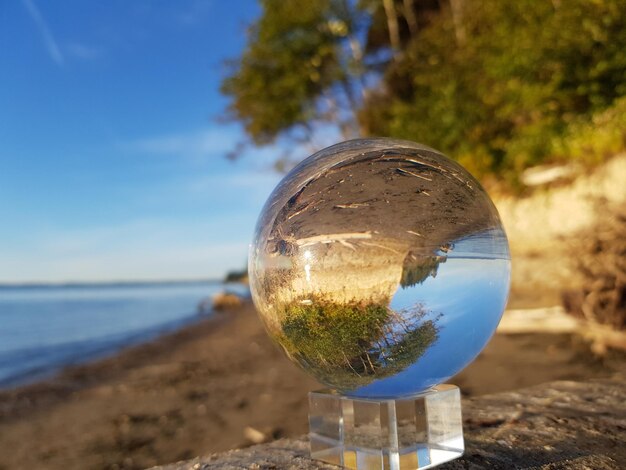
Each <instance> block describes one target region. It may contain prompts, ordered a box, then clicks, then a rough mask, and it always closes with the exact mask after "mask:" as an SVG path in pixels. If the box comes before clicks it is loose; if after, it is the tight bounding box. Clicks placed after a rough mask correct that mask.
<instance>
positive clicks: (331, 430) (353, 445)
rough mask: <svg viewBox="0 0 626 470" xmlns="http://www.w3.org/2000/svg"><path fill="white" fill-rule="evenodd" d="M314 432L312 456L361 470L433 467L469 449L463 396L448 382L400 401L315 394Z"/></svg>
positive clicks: (311, 427) (311, 408)
mask: <svg viewBox="0 0 626 470" xmlns="http://www.w3.org/2000/svg"><path fill="white" fill-rule="evenodd" d="M309 430H310V433H309V439H310V441H311V458H313V459H317V460H323V461H325V462H329V463H332V464H335V465H341V466H343V467H346V468H353V469H358V470H365V469H367V470H369V469H385V470H387V469H389V470H406V469H425V468H432V467H435V466H437V465H439V464H442V463H444V462H448V461H450V460H453V459H456V458H458V457H460V456H461V455H463V450H464V443H463V420H462V418H461V394H460V392H459V389H458V387H455V386H454V385H447V384H444V385H439V386H437V387H435V388H433V389H431V390H429V391H427V392H424V393H421V394H419V395H415V396H410V397H402V398H397V399H365V398H352V397H346V396H343V395H339V394H338V393H336V392H334V391H331V390H321V391H318V392H311V393H309Z"/></svg>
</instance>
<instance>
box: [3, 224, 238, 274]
mask: <svg viewBox="0 0 626 470" xmlns="http://www.w3.org/2000/svg"><path fill="white" fill-rule="evenodd" d="M224 223H225V222H224V221H222V220H219V221H218V220H208V221H206V222H201V223H195V224H182V223H180V221H177V220H168V219H152V220H145V219H144V220H135V221H129V222H127V223H122V224H118V225H111V226H97V227H91V228H81V229H69V228H66V229H58V230H54V231H46V232H45V233H43V234H40V235H39V236H40V237H41V239H40V240H39V243H38V244H37V246H36V248H34V249H33V250H29V251H28V252H19V251H16V250H14V249H11V250H9V249H3V248H1V247H0V259H2V266H1V269H0V282H23V281H33V280H41V281H55V282H56V281H69V280H87V281H90V280H94V281H107V280H118V279H127V280H140V279H190V278H219V277H221V276H223V275H224V273H225V272H226V271H227V270H229V269H235V268H241V267H242V266H243V265H244V263H245V259H246V253H247V247H248V238H249V234H248V233H246V234H241V236H240V237H236V238H233V237H231V239H230V240H227V239H225V237H222V239H217V240H214V241H213V242H208V241H207V234H208V233H215V232H219V231H220V230H223V224H224Z"/></svg>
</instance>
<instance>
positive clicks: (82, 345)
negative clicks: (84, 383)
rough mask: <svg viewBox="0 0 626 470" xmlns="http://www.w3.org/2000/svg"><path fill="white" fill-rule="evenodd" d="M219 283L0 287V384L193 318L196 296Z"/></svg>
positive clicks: (41, 373)
mask: <svg viewBox="0 0 626 470" xmlns="http://www.w3.org/2000/svg"><path fill="white" fill-rule="evenodd" d="M223 288H224V286H223V285H222V284H220V283H207V282H205V283H185V284H143V285H110V286H106V285H104V286H103V285H101V286H74V287H30V286H29V287H26V286H25V287H0V387H7V386H13V385H17V384H21V383H24V382H28V381H32V380H34V379H37V378H41V377H43V376H45V375H48V374H51V373H52V372H54V371H56V370H58V369H59V368H60V367H62V366H65V365H69V364H76V363H79V362H84V361H86V360H89V359H93V358H96V357H101V356H103V355H106V354H110V353H112V352H114V351H116V350H118V349H120V348H121V347H123V346H127V345H129V344H134V343H138V342H141V341H145V340H147V339H150V338H153V337H155V336H157V335H159V334H160V333H163V332H166V331H171V330H173V329H175V328H177V327H180V326H182V325H184V324H186V323H189V322H192V321H194V320H195V319H197V318H199V316H198V314H197V305H198V302H200V301H201V300H202V299H204V298H206V297H207V296H211V295H212V294H214V293H216V292H217V291H219V290H222V289H223ZM232 288H233V289H236V287H232ZM229 289H231V286H229Z"/></svg>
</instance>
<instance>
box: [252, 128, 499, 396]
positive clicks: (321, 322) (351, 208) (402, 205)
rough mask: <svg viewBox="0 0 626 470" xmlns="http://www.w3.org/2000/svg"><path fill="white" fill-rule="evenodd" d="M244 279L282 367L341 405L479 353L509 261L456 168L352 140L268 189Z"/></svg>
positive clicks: (413, 388) (400, 389) (418, 149)
mask: <svg viewBox="0 0 626 470" xmlns="http://www.w3.org/2000/svg"><path fill="white" fill-rule="evenodd" d="M249 271H250V281H251V289H252V294H253V298H254V301H255V304H256V305H257V308H258V310H259V314H260V316H261V318H262V320H263V322H264V324H265V326H266V328H267V330H268V332H269V333H270V335H271V336H272V338H273V339H274V340H275V341H276V342H278V344H280V345H281V346H282V348H283V349H284V351H285V352H286V354H287V355H288V356H289V358H290V359H292V360H293V361H294V362H296V363H298V364H299V365H301V366H302V367H303V368H304V369H305V370H307V371H308V372H310V373H311V374H312V375H314V376H315V377H316V378H317V379H318V380H320V381H321V382H323V383H325V384H327V385H329V386H331V387H333V388H336V389H337V390H339V391H341V392H343V393H346V394H348V395H353V396H361V397H389V396H401V395H410V394H414V393H417V392H419V391H423V390H425V389H427V388H429V387H431V386H433V385H435V384H437V383H441V382H442V381H445V380H446V379H448V378H449V377H451V376H452V375H454V374H456V373H457V372H459V371H460V370H461V369H462V368H463V367H465V366H466V365H467V364H468V363H469V362H471V360H473V359H474V358H475V357H476V355H478V353H479V352H480V351H481V350H482V348H483V347H484V346H485V345H486V343H487V341H488V340H489V338H490V337H491V336H492V334H493V333H494V331H495V328H496V326H497V324H498V322H499V320H500V317H501V315H502V311H503V309H504V306H505V304H506V298H507V295H508V289H509V272H510V256H509V249H508V243H507V240H506V235H505V233H504V231H503V228H502V225H501V222H500V219H499V217H498V214H497V211H496V210H495V207H494V206H493V204H492V202H491V200H490V199H489V197H488V195H487V194H486V193H485V191H484V190H483V189H482V187H481V186H480V184H479V183H478V182H477V181H476V180H475V179H474V178H473V177H472V176H471V175H469V173H467V171H466V170H464V169H463V168H462V167H461V166H460V165H458V164H457V163H455V162H453V161H451V160H449V159H448V158H446V157H444V156H443V155H441V154H440V153H438V152H436V151H434V150H432V149H429V148H427V147H424V146H420V145H418V144H414V143H412V142H407V141H398V140H391V139H359V140H353V141H348V142H344V143H342V144H338V145H335V146H332V147H329V148H327V149H325V150H322V151H321V152H318V153H317V154H315V155H313V156H311V157H309V158H308V159H306V160H305V161H303V162H302V163H301V164H300V165H298V166H297V167H296V168H295V169H294V170H293V171H292V172H290V173H289V174H288V175H287V176H286V177H285V178H284V179H283V181H282V182H281V183H280V184H279V185H278V186H277V187H276V189H275V190H274V192H273V193H272V195H271V196H270V198H269V199H268V201H267V203H266V205H265V207H264V209H263V211H262V213H261V216H260V218H259V221H258V224H257V229H256V233H255V239H254V242H253V244H252V246H251V252H250V261H249Z"/></svg>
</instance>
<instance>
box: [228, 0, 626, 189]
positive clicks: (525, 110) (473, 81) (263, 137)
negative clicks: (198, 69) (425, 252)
mask: <svg viewBox="0 0 626 470" xmlns="http://www.w3.org/2000/svg"><path fill="white" fill-rule="evenodd" d="M262 5H263V8H264V10H263V11H264V13H263V15H262V16H261V18H260V19H259V20H258V22H257V23H255V24H254V25H253V27H252V32H251V36H250V39H249V43H248V48H247V49H246V51H245V52H244V54H243V56H242V57H241V58H240V59H239V61H238V62H237V65H236V67H235V68H234V69H233V71H232V73H231V75H230V76H229V77H227V78H226V80H225V81H224V87H223V89H224V91H225V93H226V94H228V95H229V96H230V97H231V98H232V105H231V111H232V114H233V116H234V117H235V118H236V119H239V120H241V121H242V122H243V123H244V124H245V126H246V130H247V131H248V133H249V135H250V136H251V137H252V138H253V139H254V141H255V142H257V143H264V142H267V141H270V140H272V139H274V138H276V137H277V136H279V135H282V134H284V133H293V132H294V131H295V130H297V129H301V128H303V127H307V126H310V125H311V123H314V122H316V121H320V120H326V121H327V122H334V123H336V124H337V125H338V126H339V127H342V128H346V127H347V126H348V124H349V121H350V120H353V122H352V128H353V129H358V130H359V131H360V132H361V133H362V134H364V135H386V136H391V137H400V138H406V139H411V140H416V141H420V142H424V143H426V144H428V145H430V146H433V147H435V148H438V149H439V150H442V151H444V152H446V153H448V154H450V155H451V156H453V157H454V158H456V159H458V160H460V161H461V163H463V164H464V165H465V166H467V167H468V168H469V169H470V171H472V172H474V173H476V174H477V175H479V176H480V175H484V174H488V173H491V174H497V175H504V176H506V177H508V178H509V179H510V180H514V179H515V177H516V175H517V174H518V173H519V171H520V170H522V169H524V168H526V167H528V166H531V165H534V164H537V163H540V162H542V161H546V160H550V159H552V160H555V159H569V158H577V159H581V157H583V154H586V153H587V152H586V151H584V148H587V147H590V148H591V149H592V150H591V153H593V154H594V155H595V157H594V158H593V159H598V158H600V157H603V156H604V155H605V154H606V153H608V152H612V151H613V150H614V149H617V148H620V149H621V148H623V147H624V145H623V142H620V137H619V135H618V134H619V128H620V127H621V126H622V123H623V120H621V119H622V118H623V108H624V104H623V102H620V103H622V104H620V103H617V102H616V100H618V99H619V98H621V97H622V96H624V95H626V0H568V1H567V2H564V1H562V0H551V1H548V0H519V1H516V2H501V1H499V0H449V1H440V2H439V1H438V2H435V1H432V2H431V1H424V2H410V1H401V0H395V1H392V0H385V1H384V0H361V1H360V2H357V3H355V2H350V1H347V0H346V1H340V0H322V1H319V2H304V3H303V2H297V1H296V0H285V1H278V0H263V1H262ZM333 25H334V26H333ZM349 51H356V52H355V53H350V52H349ZM327 102H330V103H333V104H332V105H331V106H330V107H329V106H328V105H324V103H327ZM611 106H615V111H614V112H611V111H607V112H606V113H604V111H605V110H607V109H609V108H610V107H611ZM331 108H334V109H335V110H337V109H339V110H349V111H348V112H346V111H344V112H339V113H338V112H334V113H333V112H329V109H331ZM598 123H602V124H603V125H604V126H607V127H609V128H610V129H612V130H611V131H610V132H608V133H603V132H596V130H595V128H596V126H597V125H598ZM348 127H349V126H348ZM582 135H586V136H588V138H590V139H591V140H592V142H586V143H583V142H582V140H581V143H580V144H576V145H574V144H573V143H567V141H568V139H571V138H572V136H573V137H574V139H576V138H580V139H583V137H577V136H582ZM596 139H599V142H596V141H595V140H596ZM569 151H571V152H573V154H572V155H570V154H568V153H567V152H569ZM582 159H583V160H585V159H586V158H582ZM593 159H591V160H593Z"/></svg>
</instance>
